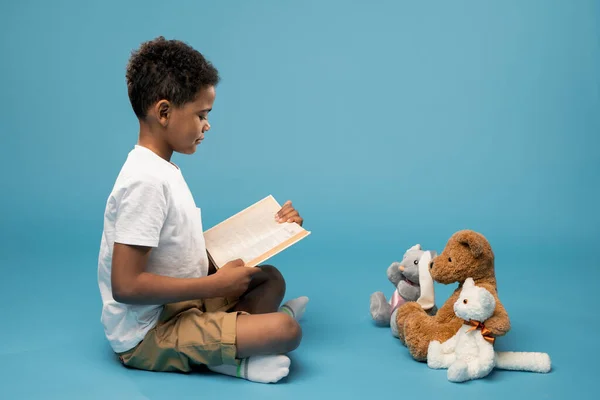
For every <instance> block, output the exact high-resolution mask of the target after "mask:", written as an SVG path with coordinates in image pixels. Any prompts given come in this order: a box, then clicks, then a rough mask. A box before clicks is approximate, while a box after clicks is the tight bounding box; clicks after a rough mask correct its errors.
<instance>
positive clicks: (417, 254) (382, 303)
mask: <svg viewBox="0 0 600 400" xmlns="http://www.w3.org/2000/svg"><path fill="white" fill-rule="evenodd" d="M435 256H436V252H435V251H424V250H422V249H421V245H419V244H417V245H414V246H413V247H411V248H410V249H408V250H407V251H406V253H404V256H403V258H402V261H400V262H397V261H396V262H393V263H392V264H391V265H390V266H389V267H388V269H387V277H388V279H389V281H390V282H392V284H393V285H394V287H395V290H394V293H393V295H392V297H390V299H389V300H387V299H386V297H385V295H384V294H383V292H375V293H373V294H372V295H371V306H370V311H371V317H372V318H373V321H375V323H376V324H377V325H381V326H390V327H391V329H392V334H393V335H394V336H397V332H398V329H397V326H396V318H395V316H396V315H395V314H396V311H397V310H398V307H400V306H401V305H402V304H404V303H406V302H408V301H415V302H416V301H419V300H420V299H421V298H422V296H426V297H427V298H428V300H427V302H426V303H424V304H422V305H424V308H425V309H426V311H427V312H428V313H429V314H431V315H433V314H435V312H436V311H437V308H436V307H435V304H434V301H433V281H432V280H431V279H430V276H429V268H428V264H429V261H428V260H430V259H432V258H433V257H435ZM421 263H426V264H425V265H421ZM423 279H425V280H426V282H422V280H423ZM423 284H425V285H426V292H427V293H423V290H422V289H423V288H422V285H423ZM425 304H426V305H425Z"/></svg>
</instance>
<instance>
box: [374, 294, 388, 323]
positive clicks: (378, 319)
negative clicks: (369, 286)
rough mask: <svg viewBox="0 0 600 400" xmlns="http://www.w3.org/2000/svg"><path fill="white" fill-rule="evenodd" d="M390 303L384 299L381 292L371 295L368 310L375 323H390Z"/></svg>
mask: <svg viewBox="0 0 600 400" xmlns="http://www.w3.org/2000/svg"><path fill="white" fill-rule="evenodd" d="M390 308H391V307H390V305H389V304H388V302H387V300H386V299H385V295H384V294H383V292H375V293H373V294H372V295H371V304H370V308H369V310H370V312H371V318H373V321H375V323H376V324H377V325H382V326H385V325H388V324H389V323H390V313H391V310H390Z"/></svg>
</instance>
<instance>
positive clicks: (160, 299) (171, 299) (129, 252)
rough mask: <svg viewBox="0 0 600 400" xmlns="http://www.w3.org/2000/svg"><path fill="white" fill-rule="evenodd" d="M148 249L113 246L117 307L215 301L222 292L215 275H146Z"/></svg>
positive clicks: (112, 274)
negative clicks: (204, 299) (125, 304)
mask: <svg viewBox="0 0 600 400" xmlns="http://www.w3.org/2000/svg"><path fill="white" fill-rule="evenodd" d="M150 251H151V248H150V247H143V246H131V245H125V244H120V243H115V246H114V250H113V262H112V273H111V284H112V292H113V298H114V299H115V300H116V301H118V302H119V303H128V304H166V303H175V302H179V301H186V300H193V299H201V298H210V297H216V296H218V295H219V292H220V291H222V288H220V287H219V286H220V285H219V282H218V280H215V275H211V276H207V277H203V278H172V277H168V276H161V275H156V274H152V273H149V272H146V270H145V269H146V263H147V261H148V256H149V255H150Z"/></svg>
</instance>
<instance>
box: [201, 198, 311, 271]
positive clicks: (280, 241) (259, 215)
mask: <svg viewBox="0 0 600 400" xmlns="http://www.w3.org/2000/svg"><path fill="white" fill-rule="evenodd" d="M280 209H281V206H280V205H279V203H277V201H276V200H275V198H274V197H273V196H270V195H269V196H268V197H266V198H264V199H262V200H260V201H259V202H257V203H255V204H253V205H251V206H250V207H248V208H246V209H245V210H242V211H240V212H239V213H237V214H235V215H234V216H232V217H230V218H228V219H226V220H225V221H223V222H221V223H220V224H218V225H216V226H214V227H212V228H210V229H209V230H207V231H206V232H204V240H205V242H206V249H207V251H208V253H209V256H210V257H211V259H212V261H213V263H214V264H215V266H216V267H217V268H221V267H222V266H223V265H225V264H227V263H228V262H229V261H231V260H235V259H237V258H240V259H242V260H243V261H244V262H245V263H246V266H248V267H254V266H256V265H258V264H260V263H262V262H264V261H265V260H267V259H268V258H270V257H272V256H274V255H275V254H277V253H279V252H281V251H283V250H284V249H286V248H287V247H289V246H291V245H293V244H294V243H296V242H298V241H299V240H301V239H303V238H305V237H306V236H308V235H309V234H310V232H308V231H307V230H305V229H304V228H302V227H301V226H300V225H298V224H296V223H279V222H277V221H275V214H276V213H277V212H278V211H279V210H280Z"/></svg>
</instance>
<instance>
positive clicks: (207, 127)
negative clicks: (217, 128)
mask: <svg viewBox="0 0 600 400" xmlns="http://www.w3.org/2000/svg"><path fill="white" fill-rule="evenodd" d="M209 130H210V124H209V123H208V122H207V123H206V125H204V129H203V130H202V132H206V131H209Z"/></svg>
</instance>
